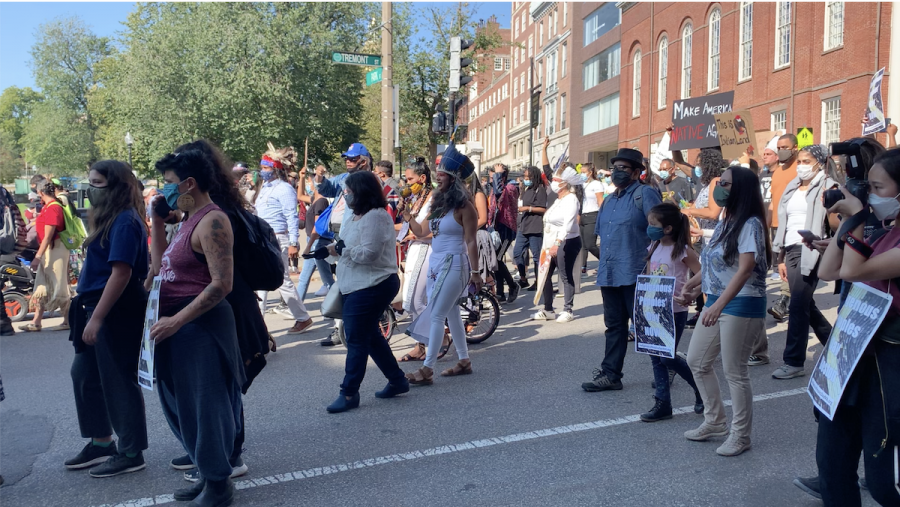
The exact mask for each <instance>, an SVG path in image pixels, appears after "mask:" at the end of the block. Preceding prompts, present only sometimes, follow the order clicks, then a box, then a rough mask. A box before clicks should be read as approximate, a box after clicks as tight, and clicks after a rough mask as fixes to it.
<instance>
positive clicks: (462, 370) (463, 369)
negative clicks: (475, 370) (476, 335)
mask: <svg viewBox="0 0 900 507" xmlns="http://www.w3.org/2000/svg"><path fill="white" fill-rule="evenodd" d="M471 374H472V361H468V362H466V363H465V364H463V362H462V361H460V362H458V363H456V366H454V367H453V368H448V369H446V370H444V371H442V372H441V376H442V377H458V376H460V375H471Z"/></svg>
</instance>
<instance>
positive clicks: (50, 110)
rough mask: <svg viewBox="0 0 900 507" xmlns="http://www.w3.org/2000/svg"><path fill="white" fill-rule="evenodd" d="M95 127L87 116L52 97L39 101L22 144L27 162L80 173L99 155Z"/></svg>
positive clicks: (56, 171)
mask: <svg viewBox="0 0 900 507" xmlns="http://www.w3.org/2000/svg"><path fill="white" fill-rule="evenodd" d="M91 138H92V131H91V128H90V126H89V125H88V124H87V121H86V120H85V119H84V116H82V115H78V114H77V113H75V112H74V111H72V110H71V109H69V108H67V107H63V106H60V105H59V104H57V103H56V102H53V101H45V102H41V103H39V104H37V105H36V106H35V107H34V109H33V110H32V112H31V119H30V120H29V121H28V123H27V124H26V125H25V133H24V135H23V136H22V145H23V147H24V149H25V152H26V153H27V154H28V163H29V164H34V165H36V166H37V167H39V168H40V169H41V172H43V173H47V174H53V175H55V176H81V175H85V174H87V171H88V167H89V166H90V164H91V163H93V162H94V161H95V160H96V159H94V158H92V155H91V153H93V152H95V151H96V148H95V147H94V144H93V141H92V139H91Z"/></svg>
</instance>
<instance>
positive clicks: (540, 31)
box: [538, 19, 544, 48]
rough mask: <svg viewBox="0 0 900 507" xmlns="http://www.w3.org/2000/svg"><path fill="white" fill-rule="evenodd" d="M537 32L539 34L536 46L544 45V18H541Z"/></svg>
mask: <svg viewBox="0 0 900 507" xmlns="http://www.w3.org/2000/svg"><path fill="white" fill-rule="evenodd" d="M538 33H539V34H540V36H539V37H538V47H539V48H542V47H544V20H543V19H542V20H541V27H540V29H539V31H538Z"/></svg>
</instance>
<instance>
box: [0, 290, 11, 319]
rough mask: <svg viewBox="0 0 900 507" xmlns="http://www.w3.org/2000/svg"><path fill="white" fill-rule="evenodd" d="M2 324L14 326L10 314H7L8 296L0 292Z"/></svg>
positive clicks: (0, 317)
mask: <svg viewBox="0 0 900 507" xmlns="http://www.w3.org/2000/svg"><path fill="white" fill-rule="evenodd" d="M0 323H3V324H9V325H10V326H11V325H12V320H10V318H9V314H8V313H6V296H5V295H4V294H3V291H2V290H0Z"/></svg>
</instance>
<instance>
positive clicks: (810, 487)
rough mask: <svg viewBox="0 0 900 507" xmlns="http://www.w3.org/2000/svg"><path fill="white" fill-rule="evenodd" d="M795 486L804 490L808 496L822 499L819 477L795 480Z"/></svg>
mask: <svg viewBox="0 0 900 507" xmlns="http://www.w3.org/2000/svg"><path fill="white" fill-rule="evenodd" d="M794 486H797V487H798V488H800V489H802V490H803V491H804V492H806V494H807V495H809V496H811V497H813V498H818V499H819V500H821V499H822V493H821V492H820V490H819V477H818V476H816V477H809V478H804V477H797V478H796V479H794Z"/></svg>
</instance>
